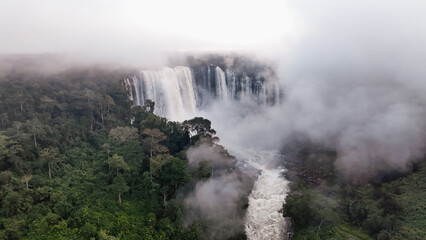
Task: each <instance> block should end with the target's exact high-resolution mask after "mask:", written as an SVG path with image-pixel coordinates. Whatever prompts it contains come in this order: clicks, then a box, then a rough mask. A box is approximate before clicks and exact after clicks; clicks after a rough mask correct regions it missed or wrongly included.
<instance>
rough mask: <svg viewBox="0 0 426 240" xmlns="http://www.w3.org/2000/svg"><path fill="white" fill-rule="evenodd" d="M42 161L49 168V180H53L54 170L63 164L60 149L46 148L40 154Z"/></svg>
mask: <svg viewBox="0 0 426 240" xmlns="http://www.w3.org/2000/svg"><path fill="white" fill-rule="evenodd" d="M40 160H41V162H42V163H43V164H45V165H46V166H47V169H48V173H49V178H50V179H52V170H53V169H56V168H58V166H59V165H58V164H59V163H61V162H62V158H61V156H60V154H59V149H58V148H56V147H48V148H44V149H43V150H42V151H41V153H40Z"/></svg>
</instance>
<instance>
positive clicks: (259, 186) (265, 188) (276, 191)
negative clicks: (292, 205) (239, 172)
mask: <svg viewBox="0 0 426 240" xmlns="http://www.w3.org/2000/svg"><path fill="white" fill-rule="evenodd" d="M231 152H232V154H234V155H235V156H237V158H238V159H240V161H241V160H242V162H243V163H242V164H243V166H242V167H241V168H242V169H243V170H244V169H245V168H254V169H256V170H257V171H259V172H260V175H259V176H258V179H257V180H256V182H255V184H254V187H253V190H252V192H251V194H250V196H249V206H248V208H247V213H246V217H245V232H246V235H247V238H248V239H250V240H275V239H277V240H278V239H286V238H285V237H286V236H285V233H286V220H285V219H284V217H283V214H282V207H283V204H284V201H285V197H286V195H287V191H288V189H287V188H288V187H287V184H288V182H287V180H285V179H284V177H283V176H282V175H283V172H284V169H283V168H277V167H275V166H270V164H271V163H273V162H276V161H277V159H278V158H280V157H281V155H280V154H278V153H276V152H274V151H255V150H241V148H239V149H238V150H237V151H235V150H234V151H233V150H231Z"/></svg>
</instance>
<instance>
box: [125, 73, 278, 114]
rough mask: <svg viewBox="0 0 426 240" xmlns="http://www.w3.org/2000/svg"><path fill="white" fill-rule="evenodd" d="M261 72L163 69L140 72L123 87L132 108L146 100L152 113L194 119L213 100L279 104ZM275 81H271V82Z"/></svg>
mask: <svg viewBox="0 0 426 240" xmlns="http://www.w3.org/2000/svg"><path fill="white" fill-rule="evenodd" d="M265 76H270V74H266V75H264V73H262V72H254V71H249V72H248V73H247V72H245V71H241V70H236V69H234V68H232V67H228V68H226V72H224V71H223V70H222V69H221V68H220V67H219V66H217V65H212V64H209V65H207V66H206V65H201V66H197V67H193V68H190V67H184V66H177V67H173V68H170V67H165V68H162V69H160V70H142V71H140V72H139V73H138V74H137V75H136V76H134V77H132V78H126V79H124V81H123V84H124V86H125V88H126V90H127V91H128V92H129V95H130V96H129V97H130V99H131V100H132V101H133V104H134V105H144V104H145V101H146V100H147V99H151V100H152V101H154V102H155V110H154V113H155V114H157V115H159V116H163V117H166V118H168V119H170V120H174V121H182V120H186V119H189V118H192V117H194V116H195V113H196V112H197V111H198V110H203V109H204V108H205V107H206V106H208V105H209V104H211V103H212V102H214V101H215V100H233V101H239V100H240V99H244V100H245V101H254V102H256V103H257V104H259V105H262V104H271V105H273V104H275V103H279V99H278V98H279V97H280V96H279V91H280V90H279V88H278V85H277V84H274V82H273V81H272V82H271V81H270V80H268V79H266V77H265ZM272 80H274V79H272Z"/></svg>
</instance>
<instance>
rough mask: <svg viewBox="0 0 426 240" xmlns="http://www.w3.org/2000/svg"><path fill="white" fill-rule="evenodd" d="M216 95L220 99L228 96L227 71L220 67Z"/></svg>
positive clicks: (217, 74)
mask: <svg viewBox="0 0 426 240" xmlns="http://www.w3.org/2000/svg"><path fill="white" fill-rule="evenodd" d="M216 96H217V97H218V98H219V99H227V98H228V88H227V87H226V77H225V72H223V71H222V69H221V68H220V67H216Z"/></svg>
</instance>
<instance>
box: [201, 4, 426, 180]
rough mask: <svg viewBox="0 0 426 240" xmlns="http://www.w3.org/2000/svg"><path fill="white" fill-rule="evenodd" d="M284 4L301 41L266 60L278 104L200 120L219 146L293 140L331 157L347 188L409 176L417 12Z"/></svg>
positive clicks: (418, 79)
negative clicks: (275, 80)
mask: <svg viewBox="0 0 426 240" xmlns="http://www.w3.org/2000/svg"><path fill="white" fill-rule="evenodd" d="M289 3H290V4H289V6H291V8H292V10H293V11H295V12H297V13H299V14H301V15H303V17H302V19H303V26H304V36H303V37H302V38H301V39H300V41H299V42H298V43H297V44H295V45H293V46H292V49H290V50H288V51H285V52H281V53H280V54H278V55H279V56H277V55H276V56H271V57H276V60H277V61H278V62H279V65H278V66H279V68H278V76H279V79H280V84H281V87H282V88H283V89H284V90H283V92H284V99H283V101H282V104H280V105H278V106H274V107H265V108H263V109H256V110H255V111H254V110H252V108H251V107H247V106H249V105H245V106H246V107H241V106H240V105H234V106H233V105H230V104H227V103H217V104H216V105H215V106H212V108H211V109H209V110H206V112H205V113H206V114H207V116H208V118H210V119H212V122H213V124H214V127H215V128H216V130H218V134H219V136H222V137H221V139H222V141H223V142H224V144H225V145H229V146H232V145H236V146H247V147H252V148H257V149H280V148H282V146H284V145H285V144H287V143H289V142H291V141H292V138H293V137H294V136H295V135H298V134H302V135H304V136H307V137H308V138H309V140H311V141H314V142H317V143H320V144H321V145H323V146H326V147H330V148H332V149H335V150H336V151H337V152H338V159H337V162H336V167H337V169H338V170H339V171H340V172H341V173H342V174H344V175H345V176H347V177H350V178H356V179H359V178H369V177H373V176H374V175H375V174H377V173H378V172H390V171H395V170H398V171H405V170H407V169H409V167H410V165H411V163H412V162H415V161H416V160H418V159H420V158H422V157H423V154H424V150H425V137H426V135H425V121H424V119H425V115H426V109H425V103H426V99H425V95H424V92H425V90H426V89H425V88H426V86H425V84H426V81H425V77H426V68H424V66H425V63H426V61H425V59H426V58H425V57H426V52H425V51H426V48H425V47H426V46H425V45H426V44H425V43H426V28H425V26H423V25H421V24H420V25H419V23H420V22H424V21H425V20H426V19H425V18H426V17H425V16H424V15H423V14H422V13H421V10H420V9H423V7H425V5H426V4H424V3H422V2H420V1H409V2H404V3H402V2H385V1H375V2H374V3H372V2H367V1H345V2H344V3H343V2H339V1H321V3H319V2H311V1H297V2H295V1H290V2H289ZM223 118H226V119H227V121H223V120H220V119H223Z"/></svg>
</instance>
